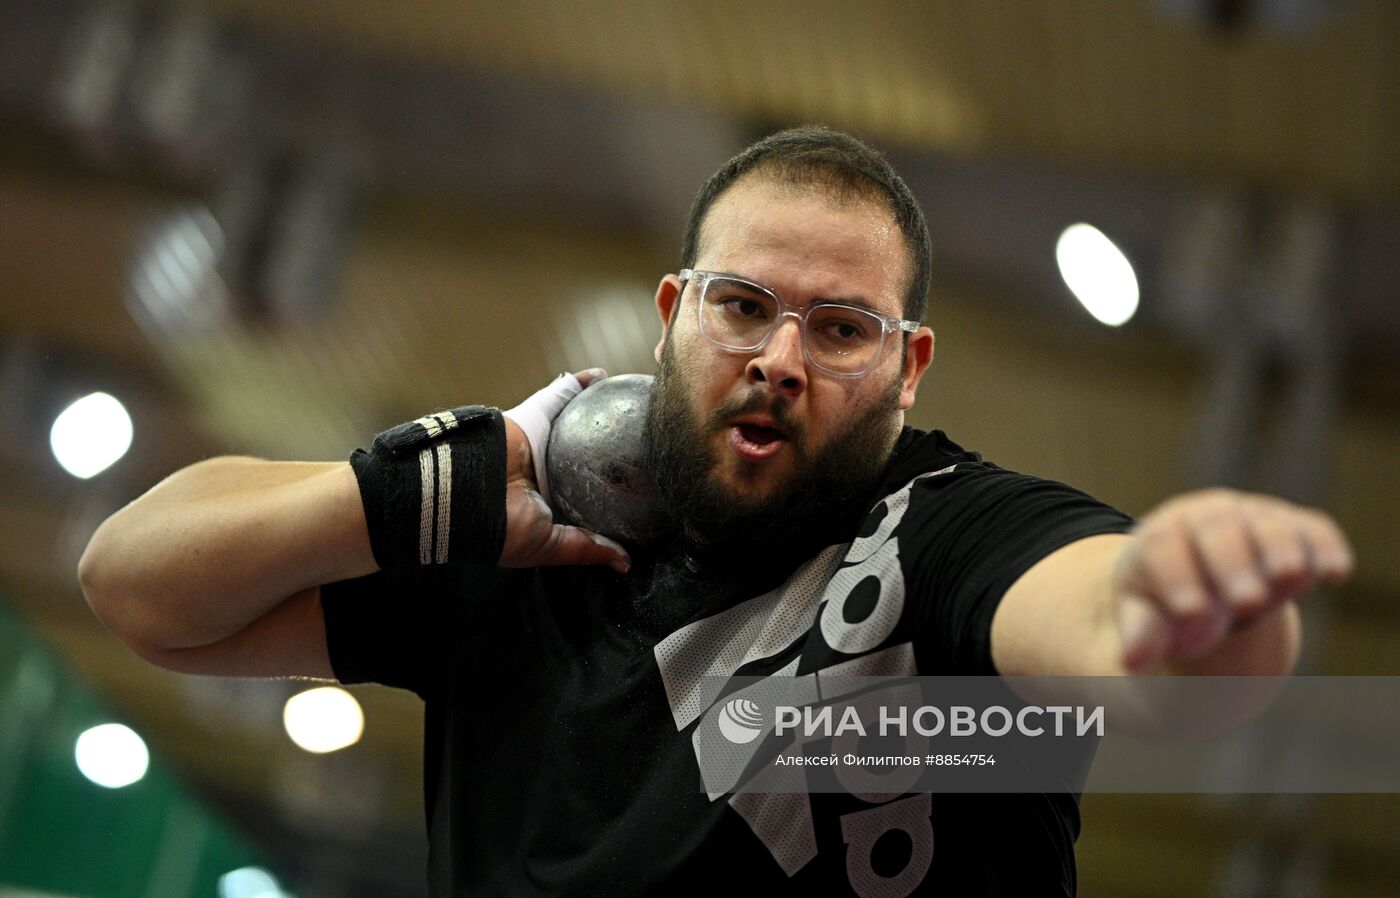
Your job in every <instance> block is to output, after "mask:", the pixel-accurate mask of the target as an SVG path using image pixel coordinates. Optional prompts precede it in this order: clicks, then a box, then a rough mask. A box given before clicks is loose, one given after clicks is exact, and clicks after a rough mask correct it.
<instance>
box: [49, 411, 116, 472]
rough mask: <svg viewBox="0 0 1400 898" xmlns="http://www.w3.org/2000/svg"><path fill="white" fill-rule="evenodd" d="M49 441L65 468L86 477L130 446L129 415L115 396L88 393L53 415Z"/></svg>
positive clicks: (101, 468) (56, 456) (98, 470)
mask: <svg viewBox="0 0 1400 898" xmlns="http://www.w3.org/2000/svg"><path fill="white" fill-rule="evenodd" d="M49 445H50V446H51V447H53V455H54V458H56V459H58V463H59V464H60V465H62V466H63V469H64V470H65V471H67V472H68V473H69V474H72V475H73V476H74V477H80V478H82V479H83V480H86V479H88V478H89V477H92V476H93V475H94V474H100V473H102V472H103V471H105V470H107V469H108V468H109V467H111V466H112V465H113V464H114V463H115V462H116V461H117V459H119V458H121V457H122V456H123V455H125V454H126V450H127V449H130V448H131V416H130V415H128V414H127V413H126V408H125V407H124V406H123V405H122V404H121V403H120V402H118V401H117V399H116V397H114V396H110V395H108V394H107V393H90V394H88V395H87V396H84V397H83V398H82V399H79V400H78V401H77V402H74V403H73V404H72V405H70V406H68V408H66V409H64V410H63V411H62V413H60V414H59V416H58V417H57V418H55V419H54V422H53V428H52V429H51V430H50V431H49Z"/></svg>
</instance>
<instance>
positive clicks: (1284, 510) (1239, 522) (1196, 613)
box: [992, 489, 1352, 676]
mask: <svg viewBox="0 0 1400 898" xmlns="http://www.w3.org/2000/svg"><path fill="white" fill-rule="evenodd" d="M1351 567H1352V556H1351V550H1350V548H1349V546H1348V545H1347V541H1346V537H1345V536H1344V535H1343V534H1342V532H1341V530H1340V529H1339V528H1338V527H1337V525H1336V523H1335V522H1334V521H1333V520H1332V519H1331V518H1330V517H1328V516H1327V515H1326V514H1324V513H1322V512H1320V511H1316V510H1313V509H1308V508H1302V507H1300V506H1297V505H1293V504H1291V503H1288V502H1285V501H1283V500H1281V499H1277V498H1274V497H1272V496H1264V495H1255V494H1249V493H1241V492H1236V491H1234V490H1225V489H1212V490H1202V491H1198V492H1193V493H1187V494H1184V495H1182V496H1178V497H1177V498H1175V499H1172V500H1170V501H1168V502H1166V503H1164V504H1163V505H1161V506H1159V507H1158V508H1157V509H1156V510H1155V511H1153V512H1152V513H1151V514H1149V515H1147V516H1146V517H1144V518H1143V519H1142V520H1141V521H1140V522H1139V524H1138V526H1137V527H1136V528H1135V529H1134V530H1133V532H1132V533H1131V534H1113V535H1103V536H1094V537H1090V538H1088V539H1083V540H1080V541H1078V542H1075V543H1071V544H1070V545H1068V546H1065V547H1064V548H1062V549H1060V550H1058V551H1056V552H1054V553H1052V554H1051V555H1049V556H1047V557H1046V558H1044V559H1042V560H1041V561H1040V562H1039V563H1037V564H1036V565H1035V566H1034V567H1032V568H1031V569H1030V570H1029V571H1027V572H1026V573H1025V574H1024V575H1023V576H1022V577H1021V578H1020V579H1018V580H1017V581H1016V583H1014V584H1013V585H1012V586H1011V588H1010V589H1009V590H1008V591H1007V593H1006V595H1005V597H1004V598H1003V599H1002V602H1001V604H1000V605H999V606H998V608H997V611H996V614H995V616H994V617H993V619H992V659H993V662H994V663H995V665H996V668H997V670H998V672H1000V673H1001V674H1002V675H1004V676H1071V675H1112V674H1123V673H1178V674H1200V675H1207V674H1212V675H1282V674H1287V673H1290V672H1291V671H1292V669H1293V665H1294V663H1295V661H1296V659H1297V654H1298V646H1299V641H1300V638H1301V627H1300V624H1299V616H1298V609H1297V602H1298V600H1299V599H1301V598H1302V597H1303V596H1305V595H1306V594H1307V593H1308V591H1309V590H1311V589H1312V587H1313V586H1315V585H1317V584H1319V583H1326V582H1336V581H1339V580H1342V579H1344V578H1346V577H1347V576H1348V575H1349V574H1350V573H1351Z"/></svg>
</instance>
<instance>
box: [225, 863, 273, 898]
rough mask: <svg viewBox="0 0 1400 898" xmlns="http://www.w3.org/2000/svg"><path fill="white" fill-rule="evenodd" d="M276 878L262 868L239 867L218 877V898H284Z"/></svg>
mask: <svg viewBox="0 0 1400 898" xmlns="http://www.w3.org/2000/svg"><path fill="white" fill-rule="evenodd" d="M286 894H287V893H286V892H283V891H282V887H281V886H280V885H278V884H277V877H275V876H273V875H272V874H271V873H269V872H267V871H266V870H264V869H263V868H262V867H239V868H238V869H237V870H230V871H229V872H227V873H225V874H224V875H223V876H220V877H219V898H285V896H286Z"/></svg>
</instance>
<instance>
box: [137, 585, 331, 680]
mask: <svg viewBox="0 0 1400 898" xmlns="http://www.w3.org/2000/svg"><path fill="white" fill-rule="evenodd" d="M133 648H135V650H136V651H137V653H138V654H140V655H141V656H142V657H143V658H145V659H146V660H148V661H150V662H151V663H153V664H157V665H159V666H161V667H164V668H167V669H169V670H174V671H179V672H180V673H191V674H205V675H210V676H224V677H315V678H317V679H325V680H333V679H335V674H334V672H333V671H332V670H331V661H330V654H329V652H328V650H327V647H326V623H325V615H324V613H323V612H322V610H321V588H320V587H319V586H313V587H310V588H309V589H304V590H302V591H300V592H298V593H295V594H293V595H292V596H291V597H290V598H288V599H287V600H286V601H284V602H282V603H281V604H279V605H276V606H274V607H273V608H272V610H271V611H268V612H267V613H266V614H264V615H263V616H262V617H260V618H258V619H257V620H255V621H253V622H252V623H251V624H249V625H248V626H246V627H244V628H243V629H242V630H240V631H238V632H237V633H234V634H233V635H232V636H229V637H227V638H225V639H221V640H219V641H218V642H214V643H210V644H209V645H202V646H194V647H192V648H180V649H143V648H142V647H140V646H133Z"/></svg>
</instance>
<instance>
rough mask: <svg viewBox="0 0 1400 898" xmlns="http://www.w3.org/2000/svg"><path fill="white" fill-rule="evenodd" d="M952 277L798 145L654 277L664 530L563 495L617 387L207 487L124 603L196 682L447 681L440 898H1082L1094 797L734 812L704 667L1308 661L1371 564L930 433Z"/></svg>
mask: <svg viewBox="0 0 1400 898" xmlns="http://www.w3.org/2000/svg"><path fill="white" fill-rule="evenodd" d="M929 257H930V251H929V237H928V233H927V228H926V225H925V223H924V217H923V215H922V213H921V211H920V210H919V207H918V205H917V203H916V202H915V200H914V198H913V196H912V195H911V194H910V192H909V190H908V188H907V187H906V186H905V184H904V182H903V181H902V180H901V179H900V178H899V176H898V175H897V174H896V173H895V172H894V171H893V170H892V169H891V167H890V166H889V165H888V163H887V162H886V161H885V160H884V159H883V157H881V156H880V155H879V154H878V153H877V152H875V151H874V150H872V149H870V148H869V147H867V146H865V145H864V144H862V143H860V142H859V141H857V140H855V139H854V138H851V137H849V136H848V135H845V134H841V133H838V132H833V131H829V130H826V129H821V128H803V129H796V130H792V131H786V132H781V133H778V134H775V135H772V136H770V137H768V138H765V139H764V140H762V141H759V142H758V143H756V144H754V145H753V146H751V147H749V148H748V149H746V150H745V151H744V152H743V153H741V154H740V155H739V156H737V157H735V158H734V159H733V160H731V161H730V162H729V163H728V164H727V165H726V166H725V167H724V168H722V169H721V170H720V171H719V172H717V173H716V174H715V175H714V177H712V178H711V180H710V181H709V182H708V183H707V184H706V185H705V186H704V187H703V189H702V190H701V191H700V194H699V195H698V197H697V200H696V202H695V205H694V208H693V210H692V213H691V217H690V221H689V224H688V227H687V232H686V236H685V241H684V246H683V250H682V253H681V266H680V269H679V270H678V272H677V273H674V274H667V275H665V276H664V277H662V278H661V279H660V283H659V286H658V288H657V292H656V298H655V301H656V307H657V309H658V312H659V315H660V320H661V339H660V341H659V343H658V345H657V348H656V359H657V362H658V364H659V366H660V368H659V375H658V377H657V378H656V380H655V382H654V387H653V395H652V400H651V403H650V406H649V410H648V417H647V446H648V458H649V461H650V465H651V469H652V473H653V475H654V477H655V479H656V481H657V483H658V486H659V489H660V494H661V500H660V501H661V504H662V511H663V513H664V514H663V517H664V520H665V524H664V526H663V527H661V528H660V529H659V531H658V532H657V533H656V534H655V535H654V537H655V538H654V539H653V540H651V541H650V542H649V543H648V544H647V545H645V546H622V545H619V544H617V543H615V542H613V541H611V540H608V539H606V538H603V537H600V536H597V535H596V534H591V533H589V532H588V531H585V530H582V529H580V528H577V527H571V526H566V525H563V524H560V523H557V522H556V521H555V520H554V518H553V516H552V514H551V512H550V509H549V506H548V505H547V504H546V503H545V501H544V500H543V498H542V497H541V493H542V492H543V491H544V486H545V485H544V484H542V483H541V482H540V480H541V478H542V477H543V474H542V472H543V470H544V466H543V464H542V458H541V454H542V451H543V450H542V447H543V446H544V445H545V438H546V436H547V434H548V428H549V423H550V421H551V420H552V419H553V417H554V416H556V415H557V414H558V413H559V410H560V409H561V408H562V406H563V404H564V403H565V402H566V401H567V400H568V399H569V398H570V397H571V396H572V395H574V394H575V393H577V392H578V391H579V390H580V389H581V388H582V387H583V386H586V385H587V384H588V383H590V382H591V381H593V380H594V379H596V378H598V377H600V376H602V372H600V371H598V370H596V369H594V370H590V371H586V372H582V373H580V374H578V375H577V376H574V375H562V376H561V377H560V378H559V379H558V380H556V381H555V383H554V384H552V385H550V386H549V387H546V388H545V389H544V390H542V391H541V392H540V393H538V394H536V396H534V397H532V398H531V399H530V400H527V401H526V402H525V403H524V404H522V405H521V406H520V407H518V408H516V409H513V410H511V411H510V412H506V413H504V414H502V413H501V412H499V411H497V410H495V409H490V408H482V407H477V406H467V407H462V408H457V409H453V410H452V411H450V412H439V413H434V414H431V415H427V416H425V417H423V418H420V419H418V420H417V421H414V422H409V423H408V424H404V425H401V426H399V427H397V428H394V429H392V430H389V431H386V432H385V433H383V434H381V435H380V436H379V437H378V438H377V439H376V440H375V441H374V444H373V447H372V448H371V449H370V450H369V451H358V452H356V453H355V455H354V456H352V458H351V460H350V462H349V463H348V464H346V463H337V464H299V463H276V462H266V461H259V460H255V459H245V458H223V459H214V460H211V461H207V462H202V463H200V464H197V465H194V466H191V467H190V468H187V469H185V470H183V471H181V472H178V473H177V474H175V475H173V476H172V477H170V478H168V479H167V480H166V481H164V482H163V483H161V484H159V485H158V486H156V487H155V488H154V489H152V490H151V491H150V492H149V493H147V494H146V495H145V496H143V497H142V498H140V499H138V500H137V501H136V502H134V503H132V504H131V505H130V506H128V507H127V508H125V509H123V510H122V511H120V512H118V513H117V514H115V515H114V516H113V517H112V518H111V519H109V520H108V521H107V522H106V523H105V524H104V525H103V526H102V527H101V528H100V529H99V531H98V532H97V533H96V535H95V536H94V537H93V539H92V542H91V544H90V545H89V547H88V550H87V552H86V553H85V555H84V557H83V559H82V563H81V566H80V575H81V580H82V583H83V586H84V589H85V591H86V594H87V596H88V599H89V602H90V603H91V605H92V607H93V609H94V611H95V612H96V614H97V615H98V617H100V618H101V619H102V620H103V621H104V622H106V623H107V624H108V625H109V626H110V627H111V628H112V629H113V630H114V631H115V632H116V633H117V634H118V636H120V637H121V638H122V639H123V640H124V641H125V642H126V643H127V644H128V645H130V646H131V647H132V648H133V649H134V650H135V651H136V652H138V653H139V654H141V655H142V656H144V657H145V658H147V659H149V660H151V661H153V662H154V663H156V664H160V665H162V666H165V667H168V668H172V669H175V670H181V671H188V672H192V673H204V674H220V675H245V676H304V677H319V678H325V679H337V680H340V681H341V682H346V683H355V682H365V681H373V682H378V683H384V684H388V685H390V686H396V687H401V688H405V689H410V690H412V691H414V692H416V693H417V694H418V695H420V696H421V697H422V698H423V699H424V701H425V703H426V705H425V709H426V710H425V714H426V738H425V745H426V749H425V766H424V774H425V778H426V795H427V812H428V833H429V839H430V844H431V854H430V857H431V860H430V870H429V879H430V883H431V890H432V893H433V894H434V895H443V896H446V895H459V894H483V895H507V894H508V895H525V894H530V895H534V894H540V895H545V894H548V895H564V894H572V895H591V896H593V895H640V894H700V893H706V894H712V893H717V892H719V891H721V890H726V891H732V890H735V889H740V890H741V891H743V892H744V893H750V894H764V895H778V894H791V895H809V894H821V895H827V894H858V895H906V894H915V893H917V894H930V895H933V894H939V895H958V896H978V895H1016V896H1025V895H1072V894H1074V891H1075V872H1074V856H1073V843H1074V839H1075V837H1076V836H1077V834H1078V831H1079V816H1078V807H1077V801H1076V796H1075V795H1073V794H1071V793H1065V794H1027V795H1019V794H1017V795H1001V796H985V795H938V796H931V795H928V794H912V795H905V796H890V795H862V796H855V795H838V794H832V795H828V794H821V795H815V794H814V795H806V794H790V793H788V794H784V793H734V794H721V795H712V794H707V792H706V790H705V788H704V786H703V784H702V781H701V775H700V770H699V764H700V762H701V761H702V760H703V759H702V758H700V757H699V754H698V753H699V752H700V751H701V748H700V742H699V741H697V740H694V739H693V737H694V735H695V732H696V728H697V726H699V721H700V718H701V716H702V715H703V714H704V713H705V712H706V711H708V710H709V709H710V708H711V707H712V706H713V705H714V702H715V700H716V699H717V698H718V696H717V695H716V693H715V692H714V691H713V689H712V688H711V687H710V686H708V685H707V684H708V683H710V682H712V681H713V680H714V679H715V678H721V679H722V678H725V677H733V676H757V677H803V676H809V675H812V674H814V673H815V674H834V673H836V672H844V673H861V674H868V675H911V674H924V675H940V674H978V675H982V674H986V675H990V674H1001V675H1004V676H1010V675H1080V674H1099V675H1115V674H1125V673H1128V672H1140V671H1151V672H1162V673H1221V674H1225V673H1229V674H1279V673H1286V672H1288V671H1290V670H1291V669H1292V666H1293V663H1294V661H1295V658H1296V656H1297V651H1298V641H1299V634H1300V628H1299V619H1298V613H1297V609H1296V601H1297V599H1298V598H1300V597H1301V596H1302V595H1303V594H1304V593H1305V592H1306V591H1307V590H1308V588H1309V587H1311V586H1312V585H1313V584H1314V583H1315V582H1318V581H1322V580H1335V579H1339V578H1341V577H1343V576H1345V575H1346V574H1347V573H1348V572H1349V570H1350V566H1351V559H1350V554H1349V550H1348V548H1347V545H1346V542H1345V539H1344V537H1343V536H1342V534H1341V533H1340V531H1339V530H1338V528H1337V527H1336V525H1335V524H1334V523H1333V522H1332V521H1331V519H1330V518H1328V517H1327V516H1326V515H1324V514H1322V513H1320V512H1317V511H1313V510H1309V509H1302V508H1298V507H1295V506H1292V505H1289V504H1287V503H1285V502H1283V501H1281V500H1278V499H1273V498H1270V497H1265V496H1251V495H1245V494H1241V493H1236V492H1233V491H1228V490H1211V491H1204V492H1199V493H1191V494H1187V495H1184V496H1181V497H1178V498H1176V499H1173V500H1171V501H1169V502H1167V503H1165V504H1164V505H1163V506H1161V507H1160V508H1158V509H1157V510H1155V511H1154V512H1152V513H1151V514H1150V515H1148V516H1146V517H1145V518H1143V519H1142V521H1140V522H1137V523H1136V524H1135V522H1134V521H1132V520H1131V519H1130V518H1128V517H1127V516H1126V515H1124V514H1122V513H1120V512H1118V511H1116V510H1114V509H1112V508H1109V507H1108V506H1106V505H1103V504H1102V503H1100V502H1097V501H1095V500H1094V499H1092V498H1090V497H1089V496H1087V495H1085V494H1083V493H1081V492H1079V491H1077V490H1075V489H1072V488H1071V487H1068V486H1065V485H1063V484H1060V483H1055V482H1052V481H1048V480H1043V479H1039V478H1036V477H1032V476H1028V475H1024V474H1018V473H1014V472H1011V471H1007V470H1004V469H1002V468H999V467H997V466H996V465H993V464H990V463H988V462H985V461H983V460H982V458H981V456H980V455H979V454H978V453H976V452H970V451H967V450H964V449H963V448H961V447H960V446H958V445H957V444H955V443H954V442H953V441H952V440H951V439H949V438H948V437H947V436H946V435H944V434H943V433H942V432H941V431H933V432H930V433H924V432H921V431H918V430H915V429H913V428H910V427H907V426H905V425H904V412H905V411H906V410H907V409H909V408H910V407H911V406H912V405H913V404H914V400H915V395H916V392H917V389H918V386H919V382H920V379H921V378H922V376H923V374H924V372H925V371H926V370H927V368H928V365H929V363H930V362H931V360H932V359H933V354H934V335H933V332H932V331H931V330H930V329H929V328H928V327H927V326H924V325H922V324H921V323H920V322H921V321H922V319H923V317H924V311H925V305H926V297H927V291H928V286H929V268H930V260H929Z"/></svg>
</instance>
